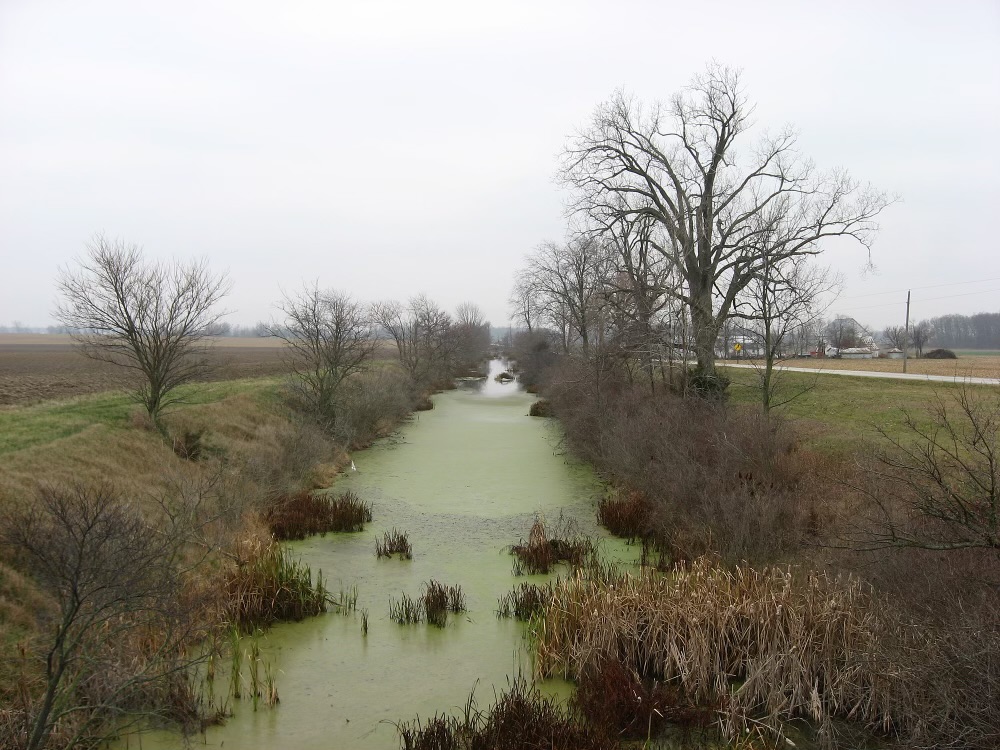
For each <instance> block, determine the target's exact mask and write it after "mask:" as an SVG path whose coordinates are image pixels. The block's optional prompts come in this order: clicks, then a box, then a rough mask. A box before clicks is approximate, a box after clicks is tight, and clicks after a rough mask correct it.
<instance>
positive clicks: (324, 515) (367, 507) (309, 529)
mask: <svg viewBox="0 0 1000 750" xmlns="http://www.w3.org/2000/svg"><path fill="white" fill-rule="evenodd" d="M264 518H265V521H266V522H267V525H268V527H269V528H270V529H271V534H273V535H274V538H275V539H279V540H289V539H305V538H306V537H307V536H313V535H315V534H326V533H327V532H354V531H362V530H363V529H364V527H365V524H366V523H370V522H371V520H372V507H371V504H370V503H366V502H364V501H363V500H361V498H359V497H358V496H357V495H355V494H354V493H353V492H351V491H348V492H344V493H341V494H340V495H337V496H333V495H326V494H319V493H316V492H311V491H309V490H301V491H299V492H296V493H294V494H292V495H288V496H285V497H282V498H279V499H278V500H276V501H275V502H274V504H273V505H271V506H270V507H269V508H268V509H267V511H266V513H265V515H264Z"/></svg>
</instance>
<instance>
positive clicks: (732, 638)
mask: <svg viewBox="0 0 1000 750" xmlns="http://www.w3.org/2000/svg"><path fill="white" fill-rule="evenodd" d="M532 635H533V639H534V643H535V646H536V665H537V669H538V672H539V674H540V675H542V676H550V675H561V676H563V677H567V678H571V679H575V680H577V681H582V682H583V683H586V681H587V680H589V679H593V675H594V674H597V675H600V674H601V673H602V671H606V670H607V669H608V665H609V664H611V665H613V664H614V662H615V661H618V662H620V669H619V668H618V667H615V669H616V670H618V671H617V673H616V674H615V675H614V676H615V679H614V680H610V678H609V682H615V681H620V678H621V674H622V673H621V669H624V670H625V672H626V673H627V674H634V676H635V679H636V680H638V681H639V682H641V683H642V684H644V685H646V684H653V683H654V682H655V683H659V684H662V685H664V686H665V687H664V688H662V690H664V691H666V692H665V693H663V695H664V700H666V699H669V702H670V705H671V706H674V707H675V708H676V707H680V708H682V709H683V711H685V712H687V715H688V716H689V717H691V716H694V717H699V720H700V719H702V718H704V717H705V716H706V715H707V714H705V713H704V712H703V711H705V710H708V711H711V712H713V713H714V714H715V715H716V716H717V717H718V719H717V722H718V727H719V729H720V730H721V732H722V733H723V735H724V736H725V737H726V738H728V739H733V738H736V737H739V736H744V735H745V734H746V733H747V732H748V731H749V730H750V729H751V728H752V727H755V726H766V727H768V728H769V729H770V730H771V731H772V732H774V733H775V735H776V736H780V733H781V731H782V726H783V723H784V722H787V721H789V720H792V719H794V718H797V717H802V718H806V719H808V720H809V721H811V722H814V723H815V725H816V726H817V727H818V728H819V729H818V731H819V733H820V734H821V735H827V736H829V735H830V734H831V733H832V731H833V729H832V722H833V720H834V719H837V718H850V719H851V720H852V721H855V722H859V723H860V724H862V725H863V726H864V727H866V728H867V729H869V730H872V731H877V732H880V733H883V734H893V733H896V732H899V731H900V730H901V729H903V728H904V727H906V726H908V725H913V724H914V723H917V722H921V721H924V720H925V719H924V717H922V716H919V715H916V714H917V712H916V711H915V710H914V706H913V703H912V700H911V697H910V685H909V683H908V679H907V676H906V670H905V669H904V668H903V667H902V666H901V665H900V664H898V663H893V660H892V654H894V653H896V652H895V651H894V650H893V649H894V648H897V647H898V646H899V645H900V644H903V646H904V648H913V647H918V643H916V642H914V641H913V636H914V633H913V632H912V631H911V630H908V629H907V628H904V627H901V626H899V624H898V623H897V622H895V621H894V620H893V619H892V618H891V617H890V616H889V615H888V614H887V613H886V608H885V607H884V606H883V605H881V604H880V603H879V602H877V601H876V600H875V598H874V597H873V594H872V591H871V589H870V588H869V587H868V586H867V585H865V584H862V583H861V582H859V581H857V580H854V579H850V578H846V579H832V578H829V577H827V576H825V575H823V574H816V573H812V574H809V575H808V577H806V578H804V579H801V580H800V579H798V578H796V576H795V575H794V574H793V572H792V571H791V570H789V569H779V568H765V569H762V570H754V569H751V568H744V567H737V568H735V569H732V570H727V569H723V568H721V567H717V566H715V565H714V564H712V563H711V562H709V561H707V560H704V559H700V560H697V561H695V562H693V563H691V564H690V565H677V566H676V567H675V568H674V569H673V571H672V572H671V573H669V574H667V575H661V574H658V573H655V572H644V573H642V574H640V575H638V576H631V575H622V576H619V577H617V578H615V579H612V580H604V581H602V580H595V579H591V578H588V577H585V576H581V575H577V576H575V577H573V578H571V579H568V580H564V581H559V582H557V583H556V584H555V586H554V589H553V593H552V599H551V602H550V603H549V606H548V607H547V608H546V610H545V611H544V613H543V614H542V615H541V616H540V617H539V618H537V620H536V621H535V624H534V626H533V633H532ZM906 644H909V645H908V646H907V645H906ZM602 679H603V678H602ZM595 700H596V699H595ZM585 701H589V703H593V702H594V701H593V700H589V699H586V698H585ZM588 705H589V704H588ZM609 710H611V709H609ZM615 710H617V709H615ZM622 710H623V711H624V709H622ZM627 715H629V714H628V712H627V711H626V712H625V713H624V714H623V716H627ZM668 715H670V714H669V712H668ZM674 715H675V716H676V712H675V714H674Z"/></svg>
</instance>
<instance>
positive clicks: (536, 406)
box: [528, 398, 552, 417]
mask: <svg viewBox="0 0 1000 750" xmlns="http://www.w3.org/2000/svg"><path fill="white" fill-rule="evenodd" d="M528 416H529V417H551V416H552V404H550V403H549V402H548V401H547V400H546V399H544V398H541V399H538V401H535V402H534V403H533V404H532V405H531V407H530V408H529V409H528Z"/></svg>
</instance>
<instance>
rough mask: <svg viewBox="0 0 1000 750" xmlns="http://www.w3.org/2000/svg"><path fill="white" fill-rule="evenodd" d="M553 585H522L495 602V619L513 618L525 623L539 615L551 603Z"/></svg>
mask: <svg viewBox="0 0 1000 750" xmlns="http://www.w3.org/2000/svg"><path fill="white" fill-rule="evenodd" d="M552 590H553V584H552V583H551V582H550V583H546V584H545V585H543V586H539V585H537V584H534V583H522V584H521V585H520V586H518V587H517V588H515V589H514V590H513V591H509V592H507V593H506V594H504V595H503V596H501V597H500V598H499V599H498V600H497V617H513V618H514V619H516V620H521V621H522V622H527V621H528V620H530V619H531V618H532V617H535V616H536V615H539V614H541V613H542V612H544V611H545V608H546V607H548V606H549V603H550V602H551V601H552Z"/></svg>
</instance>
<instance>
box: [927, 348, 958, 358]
mask: <svg viewBox="0 0 1000 750" xmlns="http://www.w3.org/2000/svg"><path fill="white" fill-rule="evenodd" d="M924 359H958V355H957V354H955V352H953V351H952V350H951V349H931V350H930V351H929V352H927V354H925V355H924Z"/></svg>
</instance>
